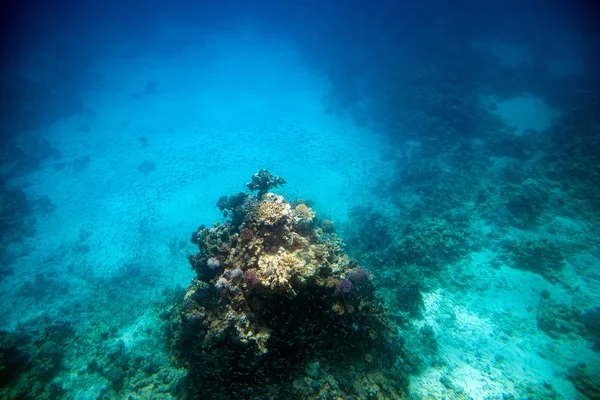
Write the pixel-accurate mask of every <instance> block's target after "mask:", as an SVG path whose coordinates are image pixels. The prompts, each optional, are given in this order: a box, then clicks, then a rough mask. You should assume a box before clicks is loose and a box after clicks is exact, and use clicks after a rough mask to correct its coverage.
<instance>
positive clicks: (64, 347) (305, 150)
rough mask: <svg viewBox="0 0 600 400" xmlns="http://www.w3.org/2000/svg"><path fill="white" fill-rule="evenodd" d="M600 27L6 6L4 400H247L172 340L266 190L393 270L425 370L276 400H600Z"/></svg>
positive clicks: (291, 8)
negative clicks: (211, 243)
mask: <svg viewBox="0 0 600 400" xmlns="http://www.w3.org/2000/svg"><path fill="white" fill-rule="evenodd" d="M595 6H596V5H595V4H594V2H592V1H590V2H585V1H571V2H568V1H554V2H549V1H541V0H529V1H520V2H516V1H515V2H510V1H509V2H507V1H502V2H479V1H466V0H463V1H441V0H438V1H433V0H428V1H425V2H404V1H392V0H379V1H371V2H367V1H343V0H325V1H316V0H315V1H313V0H305V1H300V0H298V1H295V0H290V1H274V0H273V1H266V0H265V1H253V2H250V1H241V0H240V1H232V0H231V1H230V0H225V1H202V2H200V1H175V2H167V1H157V0H156V1H144V2H141V1H139V2H136V1H121V2H117V1H106V2H99V1H67V0H61V1H54V2H50V1H29V0H25V1H5V2H2V5H1V6H0V7H2V8H1V10H0V18H1V21H0V22H1V24H0V26H1V28H0V29H1V30H2V31H1V34H2V40H1V43H0V54H1V65H0V68H1V73H2V77H1V80H0V102H1V103H0V188H1V191H0V199H1V202H0V239H1V247H0V304H1V307H0V397H1V398H8V399H21V398H56V399H58V398H60V399H62V398H67V399H100V398H101V399H108V398H111V399H112V398H115V399H121V398H123V399H157V398H161V399H162V398H164V399H166V398H185V397H186V396H187V397H189V398H193V397H194V396H195V397H196V398H228V396H229V398H242V397H240V395H239V394H235V395H234V394H230V395H228V394H227V393H228V392H227V390H225V389H224V392H223V393H219V394H218V395H215V394H214V392H210V393H211V394H210V395H208V394H202V391H201V390H202V388H198V387H197V386H198V382H194V380H193V378H190V375H191V374H194V373H195V372H194V366H193V365H182V364H181V363H178V362H177V360H174V358H176V357H174V356H173V354H174V353H175V352H176V351H175V350H174V349H173V346H174V337H176V336H177V334H176V332H177V330H178V329H181V327H180V325H181V321H180V323H179V325H177V323H174V322H173V321H175V320H176V319H177V315H178V312H180V311H178V310H180V308H179V307H181V304H182V302H183V299H184V295H185V294H186V287H187V286H188V285H189V284H190V282H192V280H193V279H196V278H195V276H196V273H195V272H194V271H193V270H192V269H191V268H190V264H189V262H188V255H190V254H193V253H195V252H197V251H198V244H197V243H192V242H191V241H190V236H192V233H193V232H196V231H197V229H198V226H200V225H205V226H207V227H211V226H213V224H214V223H215V222H218V223H225V222H226V221H227V220H226V219H225V218H224V217H223V214H222V212H221V211H220V210H219V208H218V207H217V206H216V204H217V201H218V200H219V199H220V198H221V197H222V196H224V195H227V196H230V195H233V194H235V193H237V192H242V191H245V190H246V187H245V186H244V184H245V183H247V182H249V181H250V179H251V176H252V174H254V173H256V172H257V171H258V170H260V169H262V168H265V169H268V170H270V171H271V172H272V173H273V174H276V175H278V176H281V177H283V178H285V180H286V184H285V185H283V186H280V187H277V188H274V189H273V191H274V192H275V193H277V194H278V195H282V196H284V197H285V198H286V199H287V201H290V202H296V203H292V205H294V204H298V203H305V204H308V205H310V207H311V208H312V209H313V210H314V211H315V212H316V219H315V221H317V222H315V223H314V224H315V225H311V228H310V229H317V227H319V229H321V228H322V229H325V230H326V228H325V224H329V222H326V223H324V222H323V221H326V220H327V221H329V220H331V221H333V223H334V224H335V231H336V235H337V236H335V237H337V238H339V239H341V240H343V241H344V243H345V247H344V250H345V251H346V252H347V253H348V255H349V256H350V257H352V258H353V259H355V260H356V262H357V263H358V264H360V265H361V266H362V267H364V268H365V269H367V270H369V271H370V278H369V279H371V281H372V283H373V285H374V287H375V288H376V289H377V290H376V292H375V296H376V297H377V298H378V299H380V301H381V303H382V304H383V305H384V306H385V308H386V318H388V319H389V321H390V324H391V326H392V327H393V332H394V333H393V334H392V335H391V338H392V339H391V340H392V341H393V342H394V343H395V344H396V345H397V347H398V348H399V350H398V354H395V355H394V357H396V363H395V364H394V365H393V368H392V367H390V366H386V365H385V364H384V363H383V362H382V363H378V361H377V360H373V359H372V358H373V355H371V354H369V355H368V356H365V357H366V358H365V357H363V359H362V361H361V363H362V364H360V365H361V366H360V367H358V364H357V366H356V368H357V370H360V371H361V373H365V374H366V375H364V376H363V375H360V374H359V373H358V372H357V374H358V375H357V376H360V377H361V378H360V379H359V378H356V377H355V381H352V380H351V379H349V380H348V381H343V380H341V379H339V377H338V375H336V373H335V371H334V369H335V368H334V367H331V368H332V369H331V370H329V369H327V368H328V367H325V366H324V365H325V364H326V363H327V362H328V361H327V360H321V361H322V362H321V364H319V365H321V367H320V368H322V372H321V373H316V372H314V371H315V370H314V368H316V367H315V365H316V364H315V363H318V362H319V360H318V359H310V360H309V359H306V360H304V361H295V362H294V363H291V364H289V365H290V367H289V368H291V369H290V371H291V372H290V376H286V377H285V379H284V378H283V377H276V378H275V377H271V379H272V380H269V381H264V380H261V379H263V377H262V375H260V376H259V375H257V377H256V378H255V380H254V381H253V382H254V383H252V384H254V385H257V383H256V381H260V382H259V383H258V385H259V386H260V388H261V389H260V390H263V389H264V388H265V387H266V388H267V389H265V390H267V391H268V390H271V389H269V386H270V385H276V384H277V385H279V386H277V387H278V388H281V387H285V386H286V385H288V386H289V388H295V389H293V390H296V392H294V393H295V394H294V395H293V396H295V397H293V398H298V397H301V398H311V399H313V398H314V399H317V398H323V399H326V398H332V399H333V398H336V397H335V396H339V397H337V398H353V399H354V398H356V399H359V398H365V399H366V398H369V399H371V398H372V399H375V398H400V396H404V398H409V396H410V398H414V399H432V398H433V399H437V398H440V399H441V398H446V399H455V398H456V399H458V398H461V399H462V398H464V399H548V398H555V399H582V398H583V399H585V398H589V399H595V398H600V355H599V353H598V351H599V350H600V246H599V243H600V233H599V228H600V216H599V214H598V210H599V209H600V189H599V188H600V111H599V110H600V93H599V91H598V88H600V78H599V77H600V29H599V28H598V26H600V25H598V24H597V22H598V18H597V17H598V14H596V12H595V11H596V10H595ZM246 191H247V190H246ZM230 216H231V214H230ZM319 224H320V225H319ZM319 232H320V233H323V232H324V231H319ZM325 236H327V235H325ZM328 237H330V238H331V237H334V236H328ZM223 240H225V241H226V240H228V239H227V238H225V239H223ZM315 240H321V238H318V239H315ZM225 268H227V267H225ZM228 273H229V272H228ZM227 276H229V275H227ZM213 278H214V279H213V281H209V279H208V278H207V281H208V283H209V284H210V286H211V287H213V286H215V282H217V280H218V279H217V278H218V277H213ZM232 279H233V278H232ZM216 284H218V285H221V284H219V283H218V282H217V283H216ZM221 286H222V285H221ZM221 286H217V287H218V288H221ZM335 290H336V292H335V293H336V295H339V293H340V292H342V293H344V294H347V292H349V293H354V292H352V289H351V286H350V288H347V287H346V289H340V286H336V289H335ZM354 290H357V289H356V288H355V289H354ZM220 301H221V302H222V303H219V304H220V306H221V307H222V309H225V303H223V301H224V300H222V299H221V300H220ZM346 313H349V311H347V310H346ZM273 323H277V322H273ZM356 329H357V331H358V330H359V328H358V327H356ZM189 346H190V350H189V351H190V352H192V351H196V350H194V347H193V346H194V345H193V344H189ZM217 347H218V346H217ZM179 351H181V348H180V349H179ZM281 357H282V359H286V358H285V355H282V356H281ZM367 358H368V360H367ZM374 358H377V357H374ZM286 360H287V359H286ZM365 360H366V361H365ZM288 361H289V360H288ZM288 361H286V362H288ZM340 362H341V364H338V367H339V365H344V366H345V367H343V368H346V369H347V370H351V369H352V368H354V367H353V361H352V359H344V358H342V361H340ZM365 363H366V364H365ZM363 364H364V365H367V366H368V365H370V366H371V367H365V366H364V365H363ZM311 368H312V369H311ZM336 368H337V367H336ZM340 368H341V367H340ZM343 368H342V369H343ZM361 368H362V369H361ZM364 368H366V369H364ZM369 368H372V370H371V369H369ZM190 371H191V372H190ZM311 371H312V372H311ZM365 371H367V372H365ZM328 374H330V375H328ZM276 375H277V374H276ZM378 376H382V377H385V378H381V379H380V380H378V379H379V378H377V377H378ZM336 377H338V378H336ZM394 377H396V378H394ZM363 378H364V379H363ZM228 379H229V378H228ZM232 379H233V378H232ZM279 379H281V381H279ZM327 379H329V381H327ZM336 379H337V380H336ZM394 379H396V381H394ZM276 381H277V382H276ZM309 381H310V382H312V383H310V384H309V383H307V382H309ZM359 381H360V382H362V383H357V382H359ZM227 382H229V381H227ZM326 382H328V383H326ZM332 382H334V383H332ZM365 382H366V383H365ZM311 384H312V387H313V390H312V391H309V390H308V389H306V390H305V389H304V388H305V387H310V385H311ZM303 385H305V386H303ZM327 385H329V386H327ZM361 385H362V386H361ZM386 385H390V387H389V388H386ZM190 386H194V387H193V389H189V387H190ZM392 386H393V388H394V390H392ZM223 387H224V388H225V387H226V386H223ZM256 387H258V386H256ZM317 387H319V388H323V389H322V390H321V389H320V391H319V390H317V389H316V388H317ZM398 387H401V388H402V390H401V391H398V389H397V388H398ZM324 388H327V389H324ZM252 390H254V389H252ZM255 390H256V392H252V393H258V390H259V389H255ZM277 390H279V389H277ZM282 390H284V389H282ZM290 390H292V389H290ZM232 393H233V392H232ZM236 393H238V392H236ZM248 393H250V389H248ZM265 393H267V392H265ZM282 393H283V392H282ZM286 393H287V392H286ZM400 393H403V395H402V394H400ZM219 396H221V397H219ZM261 396H262V397H261ZM290 396H291V395H290ZM377 396H379V397H377ZM247 398H269V395H268V394H264V395H260V396H259V395H257V394H253V395H248V397H247ZM271 398H280V397H271Z"/></svg>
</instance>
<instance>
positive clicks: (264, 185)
mask: <svg viewBox="0 0 600 400" xmlns="http://www.w3.org/2000/svg"><path fill="white" fill-rule="evenodd" d="M285 183H286V182H285V179H283V178H281V177H279V176H277V175H273V174H272V173H271V172H270V171H269V170H266V169H261V170H260V171H258V172H257V173H256V174H254V175H252V180H251V181H250V182H248V183H246V187H247V188H248V189H250V191H251V192H254V191H256V190H258V198H259V199H260V198H261V197H262V196H263V195H264V194H265V193H267V192H268V191H269V190H271V189H272V188H276V187H279V186H282V185H285Z"/></svg>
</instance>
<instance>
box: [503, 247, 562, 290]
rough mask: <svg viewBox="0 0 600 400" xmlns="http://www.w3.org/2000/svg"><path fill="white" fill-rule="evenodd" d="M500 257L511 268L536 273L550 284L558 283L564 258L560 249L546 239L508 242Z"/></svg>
mask: <svg viewBox="0 0 600 400" xmlns="http://www.w3.org/2000/svg"><path fill="white" fill-rule="evenodd" d="M502 257H503V258H504V259H505V260H506V261H508V263H509V264H510V265H512V266H513V267H515V268H518V269H523V270H527V271H531V272H535V273H538V274H540V275H542V276H543V277H544V278H546V279H547V280H548V281H549V282H552V283H557V282H559V281H560V272H561V270H562V268H563V266H564V258H565V257H564V255H563V252H562V250H561V249H560V247H558V246H557V245H556V244H555V243H553V242H552V241H550V240H548V239H539V240H523V241H519V242H510V243H508V244H507V246H506V249H505V252H504V254H503V255H502Z"/></svg>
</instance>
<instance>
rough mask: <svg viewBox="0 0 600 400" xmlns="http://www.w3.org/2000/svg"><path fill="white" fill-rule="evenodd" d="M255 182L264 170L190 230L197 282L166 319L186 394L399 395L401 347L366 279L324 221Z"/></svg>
mask: <svg viewBox="0 0 600 400" xmlns="http://www.w3.org/2000/svg"><path fill="white" fill-rule="evenodd" d="M264 177H272V175H271V174H270V172H268V171H266V170H261V171H260V172H259V173H258V174H256V175H254V177H253V182H254V184H249V185H248V187H249V188H250V189H251V190H259V195H260V197H259V198H257V197H254V196H249V195H245V196H243V195H241V194H238V195H235V196H233V197H230V198H227V197H223V198H221V199H219V202H218V207H219V208H220V209H221V210H222V211H224V212H225V215H229V216H230V218H229V219H227V220H226V222H225V223H216V224H215V225H214V226H213V227H212V228H206V227H201V228H200V229H199V230H198V231H197V232H196V234H195V237H196V240H195V241H196V242H197V243H198V247H199V252H198V253H197V254H195V255H192V256H190V258H189V259H190V263H191V265H192V268H193V269H194V270H195V271H196V273H197V277H196V278H195V279H194V281H193V283H192V284H191V285H190V286H189V287H188V289H187V293H186V295H185V298H184V300H183V303H182V304H181V306H180V308H179V312H178V313H177V315H176V317H175V320H174V321H173V324H174V335H173V343H174V351H175V354H176V360H177V361H178V362H179V363H181V364H182V365H184V366H186V367H187V368H188V369H189V372H190V373H189V377H190V382H191V388H190V395H191V396H192V397H193V396H200V397H203V398H211V399H220V398H223V399H230V398H238V399H243V398H249V399H254V398H370V397H372V396H374V395H375V393H377V398H381V399H384V398H394V399H396V398H400V397H402V395H403V392H404V391H405V390H406V378H405V374H404V372H402V370H401V369H400V368H399V367H395V366H397V365H398V364H401V363H402V348H401V342H400V340H399V339H398V336H397V332H395V330H394V329H392V327H391V325H390V323H389V321H388V319H387V316H386V314H385V312H384V310H383V308H382V306H381V304H380V302H379V301H378V299H377V298H376V296H375V293H374V291H375V288H374V286H373V284H372V280H371V277H370V274H369V273H368V272H367V271H366V270H365V269H363V268H361V267H359V266H358V265H357V264H356V263H355V262H354V261H353V260H351V259H350V258H349V257H348V256H347V255H346V254H345V253H344V251H343V250H342V247H341V245H342V243H341V241H340V239H338V238H337V236H336V235H335V234H334V233H332V232H331V222H330V221H328V222H327V223H326V224H325V226H326V228H325V229H324V228H323V227H321V226H320V224H321V222H320V221H319V220H318V218H317V217H316V213H315V211H313V210H312V209H311V208H310V207H309V206H307V205H306V204H296V205H295V206H292V204H290V203H288V202H287V201H286V200H285V199H284V198H283V197H282V196H278V195H275V194H273V193H270V192H265V193H262V192H263V191H265V190H268V188H270V187H273V186H276V185H278V184H281V183H282V182H285V181H283V180H282V179H281V178H279V177H275V178H268V179H267V178H265V179H263V178H264ZM265 182H267V183H265ZM271 185H273V186H271ZM242 216H243V217H242ZM326 232H327V233H326ZM217 262H218V265H219V267H218V268H213V267H211V265H212V266H214V265H217ZM369 393H371V394H369ZM323 396H324V397H323Z"/></svg>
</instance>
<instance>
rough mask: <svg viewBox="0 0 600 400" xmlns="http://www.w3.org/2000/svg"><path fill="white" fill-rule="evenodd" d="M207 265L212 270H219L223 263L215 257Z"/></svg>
mask: <svg viewBox="0 0 600 400" xmlns="http://www.w3.org/2000/svg"><path fill="white" fill-rule="evenodd" d="M206 265H207V266H208V268H210V269H218V268H219V267H221V262H220V261H219V260H217V259H216V258H215V257H211V258H209V259H208V260H207V261H206Z"/></svg>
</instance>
